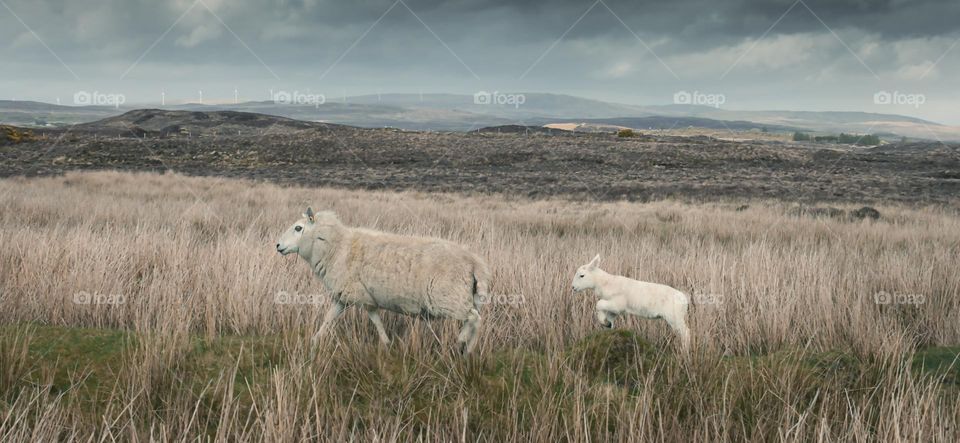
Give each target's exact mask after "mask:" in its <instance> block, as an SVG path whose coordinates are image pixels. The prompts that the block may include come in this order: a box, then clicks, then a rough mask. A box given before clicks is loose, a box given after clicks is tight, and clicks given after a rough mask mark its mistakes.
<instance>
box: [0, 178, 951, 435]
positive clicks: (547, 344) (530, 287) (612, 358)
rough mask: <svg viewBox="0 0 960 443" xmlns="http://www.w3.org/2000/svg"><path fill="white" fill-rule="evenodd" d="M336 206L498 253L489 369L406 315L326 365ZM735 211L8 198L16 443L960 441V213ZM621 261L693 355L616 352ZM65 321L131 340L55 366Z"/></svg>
mask: <svg viewBox="0 0 960 443" xmlns="http://www.w3.org/2000/svg"><path fill="white" fill-rule="evenodd" d="M308 204H309V205H313V206H314V207H315V208H317V207H319V208H322V209H333V210H335V211H337V212H338V213H339V214H340V217H341V218H342V219H343V220H344V221H345V222H346V223H348V224H351V225H355V226H363V227H369V228H374V229H381V230H386V231H391V232H397V233H402V234H413V235H425V236H438V237H443V238H447V239H450V240H453V241H457V242H460V243H463V244H465V245H467V246H469V247H470V248H472V249H473V250H474V251H476V252H478V253H479V254H480V255H481V256H483V257H485V258H486V259H487V260H488V262H489V263H490V265H491V268H492V270H493V273H494V281H493V292H494V293H496V294H499V295H502V297H494V300H495V301H497V302H496V303H493V304H490V305H486V306H484V307H483V308H482V310H481V314H482V315H483V317H484V328H483V330H482V332H481V337H480V341H479V343H478V346H477V355H476V356H474V357H473V358H471V359H470V360H467V361H464V360H462V359H460V358H458V357H456V355H455V353H454V352H453V350H454V349H455V344H454V340H455V337H456V331H457V330H458V327H459V325H458V324H455V323H453V322H426V321H423V320H419V319H414V318H409V317H404V316H399V315H391V314H389V313H387V314H384V321H385V324H386V326H387V329H388V332H389V333H390V334H391V335H393V336H394V342H393V344H392V345H391V346H390V347H389V348H382V347H381V346H380V345H379V344H378V341H377V338H376V334H375V333H373V329H372V325H370V324H369V321H367V319H366V317H365V315H360V313H358V312H350V313H349V314H348V315H345V316H344V318H343V319H342V320H341V321H340V323H339V325H338V326H337V328H335V332H334V334H335V338H334V339H332V340H329V341H327V342H326V343H324V344H323V345H322V349H320V350H319V352H317V353H316V354H314V353H312V352H311V349H310V348H309V346H308V342H309V340H308V339H309V336H310V334H311V332H312V331H313V330H314V329H315V327H316V326H317V324H318V321H319V318H320V317H321V316H322V313H323V311H324V309H325V307H326V305H325V304H326V296H325V294H324V292H323V289H322V286H321V285H320V284H319V282H318V281H317V280H316V279H315V278H313V277H311V276H310V274H309V271H308V269H307V267H306V266H305V265H304V264H303V263H302V262H301V261H300V260H299V259H297V258H294V257H281V256H279V255H278V254H277V253H276V251H275V250H274V245H275V243H276V239H277V237H278V236H279V234H280V233H281V232H282V231H283V230H284V229H285V228H286V227H288V226H289V224H290V223H292V222H293V221H294V220H295V219H296V218H297V217H298V216H299V214H300V213H301V212H302V210H303V209H304V208H305V207H306V206H307V205H308ZM734 206H735V205H733V204H730V205H728V204H724V203H713V204H701V205H688V204H681V203H675V202H669V201H666V202H654V203H647V204H635V203H589V202H568V201H562V200H545V201H528V200H523V199H512V198H509V197H493V196H477V197H465V196H456V195H445V194H418V193H389V192H364V191H345V190H335V189H307V188H295V187H278V186H274V185H269V184H262V183H254V182H248V181H235V180H227V179H214V178H188V177H182V176H177V175H171V174H166V175H155V174H125V173H112V172H97V173H76V174H68V175H66V176H65V177H55V178H39V179H8V180H5V181H2V182H0V308H2V309H0V325H6V326H4V328H6V329H5V331H7V332H6V333H4V334H0V359H2V364H3V367H2V368H0V384H2V385H0V395H2V398H0V401H2V402H0V439H6V438H17V439H20V438H23V439H32V438H50V439H53V438H58V439H64V438H76V439H83V440H86V439H88V438H89V437H90V436H98V437H102V438H106V439H112V438H116V439H138V440H145V439H164V440H167V439H169V440H192V439H195V438H210V439H216V440H231V441H234V440H237V441H247V440H271V441H298V440H300V439H302V438H320V439H324V440H338V441H339V440H344V439H348V438H354V439H380V440H398V439H399V440H408V439H420V440H429V441H433V440H441V441H450V440H469V441H475V440H491V441H502V440H546V441H556V440H578V441H579V440H593V439H603V440H637V439H644V440H646V439H650V440H652V439H657V440H669V441H689V440H691V439H696V440H710V441H717V440H764V441H766V440H786V441H796V440H814V439H816V440H835V439H849V440H861V441H870V440H875V439H883V440H899V439H906V440H940V441H952V440H954V439H955V438H956V437H957V432H958V431H957V429H958V428H957V425H958V419H960V402H958V400H957V398H958V397H957V395H958V390H957V385H956V384H955V383H951V382H950V381H949V380H946V379H945V378H943V377H941V376H936V375H930V374H928V373H922V372H918V370H917V366H916V365H912V364H911V361H912V360H911V359H913V357H914V353H915V352H917V350H923V349H929V348H932V347H939V346H949V345H955V344H957V343H958V341H960V309H958V308H960V297H958V296H960V278H958V276H957V275H956V271H957V269H958V255H960V217H958V216H957V214H956V213H954V212H952V211H949V210H945V209H938V208H907V207H900V206H889V207H879V208H878V209H880V211H881V212H882V213H883V217H882V219H881V220H879V221H860V222H850V221H842V220H833V219H817V218H805V217H795V216H789V215H786V214H788V213H789V212H790V211H789V208H788V207H787V206H786V205H785V204H782V203H776V202H755V203H752V205H751V207H750V208H749V209H747V210H745V211H735V210H733V207H734ZM595 253H600V254H601V255H602V256H603V260H602V262H601V267H603V268H604V269H605V270H607V271H609V272H613V273H620V274H624V275H628V276H631V277H634V278H639V279H642V280H647V281H655V282H660V283H665V284H668V285H671V286H674V287H677V288H678V289H681V290H683V291H684V292H687V293H689V294H691V295H692V296H693V299H694V302H695V303H697V304H696V306H695V307H694V308H693V309H692V312H691V328H692V330H693V338H694V349H695V350H694V352H693V353H692V355H690V356H682V355H678V354H676V353H675V352H674V349H675V343H674V342H673V339H672V337H671V334H670V332H669V329H668V328H667V327H666V326H665V325H663V324H662V323H659V322H651V321H640V320H632V319H627V320H623V321H619V322H618V325H617V327H618V328H619V331H615V332H612V333H597V330H598V326H597V325H596V324H595V320H594V317H593V314H592V306H593V303H595V299H594V297H593V295H592V294H573V293H571V291H570V282H571V280H572V277H573V271H574V270H575V269H576V267H577V266H579V265H582V264H583V263H585V262H586V261H588V260H589V259H590V258H591V257H592V256H593V255H594V254H595ZM85 301H90V303H83V302H85ZM284 301H286V302H291V301H293V302H296V303H280V302H284ZM878 301H879V302H880V303H878ZM885 301H891V303H884V302H885ZM24 325H28V326H24ZM53 327H56V328H57V329H52V330H49V331H60V330H72V329H75V328H94V329H84V330H83V331H88V332H89V333H84V334H86V335H84V334H80V335H78V336H76V337H74V338H73V340H76V341H75V343H86V344H87V345H89V343H88V342H87V341H85V340H88V338H89V336H91V334H92V335H93V336H96V335H97V334H101V333H104V334H107V333H109V334H113V333H122V334H124V335H123V337H124V338H123V339H120V338H117V339H110V340H106V339H105V340H106V341H104V342H103V343H111V345H109V347H108V346H107V345H97V346H102V348H101V349H92V350H90V352H89V353H81V352H79V351H76V350H77V349H85V348H82V346H80V345H77V346H76V347H75V349H60V348H57V349H53V350H48V351H49V352H46V353H38V352H34V351H29V352H28V349H34V348H36V346H33V344H31V340H32V338H31V337H33V336H34V335H36V334H35V333H34V332H35V331H33V329H31V328H53ZM44 330H48V329H44ZM24 331H26V332H24ZM102 331H109V332H102ZM115 331H123V332H115ZM624 331H633V332H635V335H632V334H628V333H626V332H624ZM49 333H50V334H56V332H49ZM57 337H59V336H57ZM57 340H62V337H60V338H57V339H56V340H51V341H50V342H51V343H56V342H58V341H57ZM34 341H36V340H34ZM97 343H100V342H97ZM94 348H96V346H94ZM71 350H72V351H74V352H68V351H71ZM98 352H100V353H107V354H108V355H111V356H114V357H112V358H105V359H103V360H97V359H95V358H93V357H91V355H95V354H97V353H98ZM65 356H68V357H70V359H68V358H67V357H65ZM58 358H59V359H58ZM77 362H80V364H76V363H77ZM91 362H94V363H91ZM69 364H76V367H71V368H72V369H71V370H66V369H64V368H67V366H68V365H69ZM65 365H67V366H65ZM58 374H59V375H58ZM92 380H95V381H96V383H95V384H94V383H93V382H92Z"/></svg>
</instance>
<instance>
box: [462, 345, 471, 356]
mask: <svg viewBox="0 0 960 443" xmlns="http://www.w3.org/2000/svg"><path fill="white" fill-rule="evenodd" d="M468 355H470V351H468V350H467V344H466V343H460V356H461V357H466V356H468Z"/></svg>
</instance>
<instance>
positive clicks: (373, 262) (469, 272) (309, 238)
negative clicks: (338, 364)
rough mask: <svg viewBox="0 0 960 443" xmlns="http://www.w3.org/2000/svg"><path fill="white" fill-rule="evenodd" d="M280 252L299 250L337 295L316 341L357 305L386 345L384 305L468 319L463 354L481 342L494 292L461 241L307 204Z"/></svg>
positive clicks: (480, 263)
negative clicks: (395, 229) (344, 218)
mask: <svg viewBox="0 0 960 443" xmlns="http://www.w3.org/2000/svg"><path fill="white" fill-rule="evenodd" d="M277 252H279V253H280V254H282V255H287V254H292V253H297V254H298V255H300V257H301V258H303V259H304V260H305V261H306V262H307V263H308V264H309V265H310V269H311V270H312V271H313V273H314V274H315V275H316V276H317V277H318V278H319V279H320V280H321V281H322V282H323V285H324V286H325V287H326V288H327V290H328V291H329V292H330V294H331V295H332V298H333V304H332V305H331V306H330V309H329V310H328V311H327V313H326V315H325V317H324V319H323V323H322V324H321V325H320V328H319V329H318V330H317V332H316V334H315V335H314V336H313V343H314V344H316V343H317V342H318V341H319V340H320V338H321V337H322V336H323V335H324V334H325V333H326V331H327V330H328V329H329V328H330V327H331V326H332V325H333V323H334V321H335V320H336V319H337V318H338V317H339V316H340V315H341V314H342V313H343V311H344V309H346V308H347V307H349V306H354V305H356V306H360V307H362V308H363V309H364V310H366V311H367V315H368V316H369V318H370V321H371V322H373V324H374V326H376V328H377V333H378V334H379V336H380V341H381V342H382V343H383V344H385V345H386V344H389V343H390V338H389V337H388V336H387V332H386V331H385V330H384V328H383V323H382V322H381V320H380V314H379V313H378V311H379V309H386V310H389V311H393V312H398V313H402V314H407V315H419V316H423V317H426V318H450V319H456V320H460V321H463V322H464V323H463V326H462V328H461V330H460V334H459V336H458V338H457V341H458V342H459V343H460V351H461V353H462V354H463V355H464V356H466V355H468V354H469V353H470V351H471V350H472V349H473V347H474V345H475V344H476V342H477V334H478V332H479V330H480V322H481V318H480V312H479V311H478V310H477V307H478V306H479V304H480V301H481V300H484V299H486V298H488V297H489V296H488V291H489V285H490V282H489V280H490V273H489V271H488V268H487V265H486V263H484V261H483V260H482V259H481V258H480V257H478V256H477V255H475V254H473V253H471V252H470V251H468V250H467V249H465V248H464V247H462V246H460V245H457V244H455V243H452V242H449V241H446V240H441V239H437V238H424V237H411V236H401V235H395V234H389V233H384V232H379V231H373V230H369V229H360V228H351V227H348V226H345V225H343V224H342V223H341V222H340V220H339V219H338V218H337V215H336V214H335V213H333V212H330V211H322V212H318V213H314V212H313V209H312V208H307V210H306V212H305V213H304V214H303V218H301V219H300V220H298V221H297V222H296V223H294V224H293V225H292V226H291V227H290V228H289V229H288V230H287V231H286V232H285V233H284V234H283V236H282V237H280V241H279V242H278V243H277Z"/></svg>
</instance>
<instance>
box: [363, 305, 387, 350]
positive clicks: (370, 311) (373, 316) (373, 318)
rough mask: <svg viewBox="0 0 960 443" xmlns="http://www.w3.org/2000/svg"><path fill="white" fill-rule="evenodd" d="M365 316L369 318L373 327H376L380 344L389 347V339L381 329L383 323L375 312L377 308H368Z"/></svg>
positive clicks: (384, 330)
mask: <svg viewBox="0 0 960 443" xmlns="http://www.w3.org/2000/svg"><path fill="white" fill-rule="evenodd" d="M367 316H368V317H370V321H372V322H373V325H374V326H376V327H377V334H379V335H380V343H383V344H384V345H389V344H390V337H389V336H388V335H387V331H386V329H384V328H383V322H382V321H380V313H379V312H377V308H376V307H374V306H368V307H367Z"/></svg>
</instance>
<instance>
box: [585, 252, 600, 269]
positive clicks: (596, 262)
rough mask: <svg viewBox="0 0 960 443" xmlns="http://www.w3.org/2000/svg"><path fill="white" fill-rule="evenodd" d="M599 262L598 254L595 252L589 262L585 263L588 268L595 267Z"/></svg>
mask: <svg viewBox="0 0 960 443" xmlns="http://www.w3.org/2000/svg"><path fill="white" fill-rule="evenodd" d="M599 264H600V254H597V255H596V256H595V257H593V260H590V263H587V267H588V268H590V269H597V265H599Z"/></svg>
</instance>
